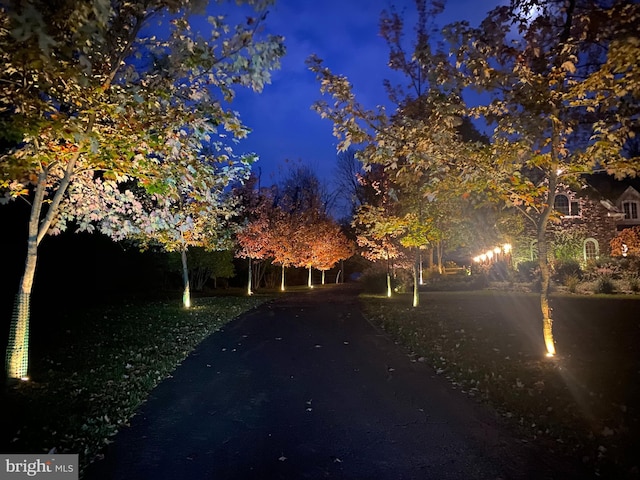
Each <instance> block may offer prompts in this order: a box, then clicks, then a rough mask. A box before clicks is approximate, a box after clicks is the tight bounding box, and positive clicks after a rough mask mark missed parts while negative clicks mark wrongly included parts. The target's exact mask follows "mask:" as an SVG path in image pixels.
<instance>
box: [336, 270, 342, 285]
mask: <svg viewBox="0 0 640 480" xmlns="http://www.w3.org/2000/svg"><path fill="white" fill-rule="evenodd" d="M341 273H342V270H338V273H336V283H338V282H339V281H340V274H341Z"/></svg>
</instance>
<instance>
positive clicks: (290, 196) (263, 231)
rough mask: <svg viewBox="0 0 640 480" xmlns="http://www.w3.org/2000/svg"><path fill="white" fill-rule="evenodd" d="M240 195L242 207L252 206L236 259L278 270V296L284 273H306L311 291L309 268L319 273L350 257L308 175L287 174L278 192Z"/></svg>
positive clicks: (317, 186) (273, 189) (347, 244)
mask: <svg viewBox="0 0 640 480" xmlns="http://www.w3.org/2000/svg"><path fill="white" fill-rule="evenodd" d="M246 190H247V189H243V190H242V191H243V192H245V193H244V194H243V196H244V197H245V201H246V200H247V199H250V198H252V196H253V201H251V200H250V201H248V202H246V203H247V204H252V203H253V204H254V206H253V207H249V208H248V209H247V211H246V214H245V215H246V220H245V226H244V227H243V228H242V229H241V230H240V231H239V232H238V234H237V235H236V239H237V242H238V250H237V254H236V255H237V256H239V257H243V258H250V259H251V258H252V259H259V260H266V259H269V260H271V262H272V263H274V264H276V265H279V266H280V267H281V277H280V289H281V290H285V271H286V268H287V267H301V268H306V269H308V270H309V282H308V284H309V286H311V280H310V279H311V269H312V268H317V269H320V270H322V271H323V272H324V271H326V270H328V269H330V268H332V267H333V266H334V265H335V264H336V263H337V262H338V261H340V260H343V259H347V258H349V257H350V256H351V255H352V254H353V246H352V244H351V242H349V241H348V239H347V238H346V236H345V235H344V234H343V233H342V231H341V229H340V227H339V226H338V225H337V224H336V223H335V221H333V220H332V219H331V218H330V217H329V215H328V214H327V212H326V209H325V208H324V201H323V199H322V194H321V189H320V184H319V182H318V179H317V177H316V176H315V174H313V172H311V171H310V170H308V169H305V168H298V169H293V170H292V171H291V172H290V176H289V178H287V179H286V180H285V182H284V184H283V185H281V186H273V187H271V188H269V189H262V190H260V191H259V192H257V191H255V190H253V193H251V188H249V191H246ZM251 276H252V273H251V272H249V277H250V278H251ZM323 277H324V275H323ZM250 282H251V280H250ZM251 291H252V286H251V283H249V287H248V292H251Z"/></svg>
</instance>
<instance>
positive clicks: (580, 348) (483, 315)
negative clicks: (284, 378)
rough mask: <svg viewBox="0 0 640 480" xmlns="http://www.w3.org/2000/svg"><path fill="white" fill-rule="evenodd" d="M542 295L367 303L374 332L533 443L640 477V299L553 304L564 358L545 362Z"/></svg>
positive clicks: (602, 469) (606, 474) (600, 469)
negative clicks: (491, 410) (381, 332)
mask: <svg viewBox="0 0 640 480" xmlns="http://www.w3.org/2000/svg"><path fill="white" fill-rule="evenodd" d="M538 298H539V297H538V296H536V295H534V294H524V293H508V292H500V291H492V290H486V291H474V292H426V293H421V295H420V303H421V304H420V306H419V307H417V308H412V307H411V298H410V296H409V295H397V296H395V297H394V298H392V299H387V298H384V297H380V296H366V295H363V296H361V302H362V305H363V309H364V311H365V312H366V315H367V317H368V318H369V319H370V321H371V322H372V323H374V324H375V325H377V326H379V327H381V328H382V329H384V330H385V331H386V332H387V333H388V334H390V335H391V336H392V338H394V339H395V340H396V341H397V342H398V343H400V344H402V345H404V346H405V347H406V348H407V349H408V350H409V352H410V354H411V355H412V358H413V360H414V361H420V362H428V363H429V364H431V365H433V367H434V369H435V371H436V372H437V373H438V374H440V375H444V376H446V377H447V379H449V380H450V381H451V383H452V385H453V388H457V389H460V390H462V391H463V392H465V393H466V394H467V395H470V396H473V397H475V398H477V399H479V400H480V401H483V402H486V403H488V404H489V405H491V406H492V407H494V408H495V409H496V410H497V411H498V412H499V413H500V414H502V415H504V416H505V417H508V418H510V419H511V420H512V422H513V424H514V427H515V428H516V430H517V432H518V433H519V434H520V436H521V438H522V439H523V440H524V441H528V442H538V443H540V444H542V445H544V446H545V447H546V448H549V449H550V450H551V451H555V452H557V453H558V454H563V455H564V454H569V455H571V456H573V457H574V458H580V459H581V460H582V461H583V462H585V463H586V464H588V465H591V466H592V467H593V469H594V472H595V473H596V474H598V475H601V476H602V477H603V478H637V476H638V465H640V459H638V455H637V454H638V452H639V451H640V449H639V448H638V447H640V425H639V419H640V315H639V314H640V297H637V296H636V297H617V296H590V297H584V296H568V295H567V296H560V295H558V296H554V297H553V298H552V307H553V309H554V310H553V315H554V319H555V322H554V332H555V338H556V347H557V350H558V355H557V356H556V357H554V358H547V357H546V356H545V350H544V342H543V340H542V322H541V320H540V317H539V313H538V311H539V303H538Z"/></svg>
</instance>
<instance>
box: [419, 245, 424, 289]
mask: <svg viewBox="0 0 640 480" xmlns="http://www.w3.org/2000/svg"><path fill="white" fill-rule="evenodd" d="M420 285H424V278H422V252H420Z"/></svg>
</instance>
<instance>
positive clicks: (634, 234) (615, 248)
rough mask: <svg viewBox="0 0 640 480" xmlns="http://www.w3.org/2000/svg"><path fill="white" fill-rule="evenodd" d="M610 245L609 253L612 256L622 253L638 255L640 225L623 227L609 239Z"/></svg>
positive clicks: (639, 252)
mask: <svg viewBox="0 0 640 480" xmlns="http://www.w3.org/2000/svg"><path fill="white" fill-rule="evenodd" d="M625 245H626V249H625V247H624V246H625ZM610 246H611V255H612V256H614V257H620V256H622V255H623V254H625V256H637V257H640V226H635V227H630V228H625V229H624V230H622V231H621V232H620V233H618V236H617V237H615V238H614V239H613V240H611V243H610Z"/></svg>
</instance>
